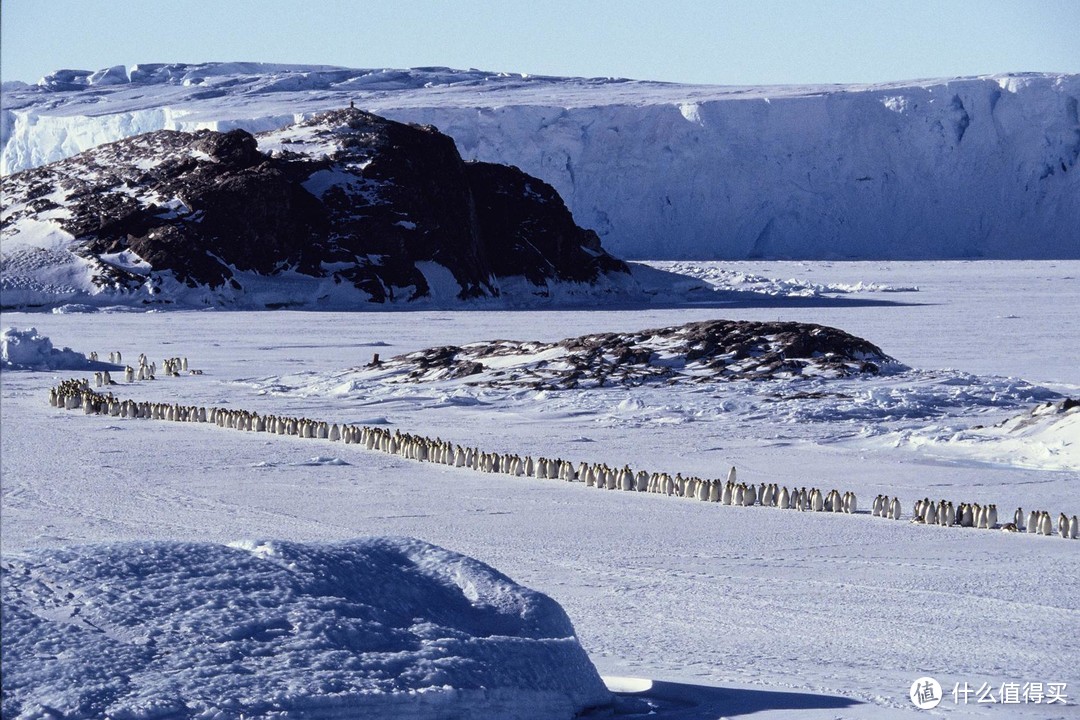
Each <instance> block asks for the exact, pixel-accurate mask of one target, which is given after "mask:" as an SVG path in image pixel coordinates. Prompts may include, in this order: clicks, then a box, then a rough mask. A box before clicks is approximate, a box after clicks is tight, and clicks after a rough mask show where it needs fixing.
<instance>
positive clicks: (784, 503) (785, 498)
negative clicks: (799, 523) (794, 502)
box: [776, 485, 791, 510]
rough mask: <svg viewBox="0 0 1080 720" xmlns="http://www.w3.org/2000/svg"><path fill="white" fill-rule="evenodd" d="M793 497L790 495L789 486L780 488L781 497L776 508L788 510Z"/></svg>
mask: <svg viewBox="0 0 1080 720" xmlns="http://www.w3.org/2000/svg"><path fill="white" fill-rule="evenodd" d="M790 498H791V495H790V494H789V493H788V489H787V485H785V486H784V487H782V488H780V497H778V498H777V500H776V506H777V507H778V508H780V509H781V510H787V509H788V504H789V501H790Z"/></svg>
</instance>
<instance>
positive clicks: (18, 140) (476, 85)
mask: <svg viewBox="0 0 1080 720" xmlns="http://www.w3.org/2000/svg"><path fill="white" fill-rule="evenodd" d="M350 101H352V102H355V103H356V104H357V106H358V107H363V108H364V109H367V110H372V111H375V112H379V113H380V114H383V115H386V116H389V117H392V118H394V119H397V120H406V121H413V122H422V123H428V124H433V125H435V126H437V127H438V128H439V129H440V130H442V131H443V132H445V133H446V134H448V135H450V136H452V137H453V138H454V139H455V141H456V142H457V145H458V147H459V150H460V152H461V154H462V156H463V157H465V158H466V159H480V160H485V161H491V162H499V163H506V164H512V165H516V166H518V167H520V168H521V169H522V170H524V171H525V172H527V173H529V174H532V175H535V176H537V177H539V178H541V179H543V180H545V181H546V182H548V183H550V184H551V185H553V186H554V187H555V189H556V190H557V191H558V192H559V193H560V194H561V195H562V196H563V198H565V200H566V202H567V204H568V206H569V207H570V209H571V211H572V212H573V213H574V217H575V220H576V221H577V222H578V223H579V224H581V225H582V226H584V227H586V228H591V229H594V230H596V231H597V233H599V235H600V237H601V238H602V240H603V242H604V245H605V247H607V248H608V249H609V250H610V251H611V252H613V253H614V254H616V255H620V256H623V257H632V258H646V257H649V258H667V259H677V258H702V259H716V258H746V257H797V258H945V257H948V258H968V257H970V258H979V257H995V258H1055V257H1057V258H1062V257H1070V258H1075V257H1080V170H1078V168H1077V163H1078V158H1080V117H1078V104H1080V75H1051V74H1033V73H1027V74H1013V75H1001V76H992V77H978V78H957V79H952V80H924V81H912V82H905V83H893V84H882V85H860V86H840V85H830V86H817V87H783V86H774V87H721V86H695V85H679V84H668V83H653V82H639V81H631V80H619V79H610V78H607V79H581V78H552V77H534V76H522V75H509V74H505V73H488V72H481V71H476V70H469V71H459V70H451V69H447V68H417V69H412V70H353V69H347V68H334V67H325V66H319V67H315V66H287V65H264V64H256V63H213V64H203V65H179V64H173V65H137V66H133V67H131V68H124V67H122V66H118V67H114V68H107V69H104V70H99V71H97V72H90V71H81V70H65V71H59V72H56V73H53V74H52V75H49V76H46V77H45V78H42V79H41V80H40V81H39V83H38V84H37V85H32V86H31V85H25V84H22V83H7V84H5V86H4V90H3V108H4V109H3V118H2V127H0V131H2V141H3V157H2V169H3V172H5V173H9V172H12V171H15V170H19V169H23V168H27V167H32V166H35V165H39V164H42V163H44V162H48V161H53V160H57V159H59V158H61V157H66V156H69V155H72V154H75V153H77V152H80V151H82V150H85V149H87V148H89V147H92V146H95V145H98V144H100V143H103V142H107V141H112V140H117V139H119V138H122V137H127V136H130V135H134V134H138V133H142V132H147V131H151V130H159V129H175V130H189V131H191V130H197V129H201V128H210V129H216V130H229V129H232V128H237V127H240V128H244V129H246V130H249V131H253V132H257V131H264V130H267V129H272V128H276V127H280V126H283V125H286V124H288V123H291V122H294V121H295V120H296V119H298V118H300V117H306V116H309V115H310V114H312V113H314V112H316V111H321V110H326V109H329V108H340V107H345V106H348V104H349V102H350Z"/></svg>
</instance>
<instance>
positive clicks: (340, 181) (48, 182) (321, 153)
mask: <svg viewBox="0 0 1080 720" xmlns="http://www.w3.org/2000/svg"><path fill="white" fill-rule="evenodd" d="M3 195H4V200H3V203H4V206H3V236H2V237H3V241H4V246H3V265H2V267H0V274H2V281H3V285H2V289H3V305H4V306H5V307H15V306H26V305H41V304H45V305H48V304H55V303H58V302H61V301H63V302H91V303H100V302H105V301H107V302H119V303H125V302H131V301H136V302H144V303H150V302H153V303H178V304H185V305H190V304H195V305H200V304H210V305H222V304H224V305H239V306H251V307H280V306H293V305H298V306H313V305H314V306H342V305H344V306H348V305H355V304H356V303H363V302H366V301H370V302H375V303H387V302H394V301H402V300H405V301H417V300H423V299H430V298H437V299H440V300H453V299H455V298H456V299H458V300H468V299H473V298H498V297H500V296H501V295H502V294H503V285H504V284H505V285H507V286H511V287H513V288H514V292H517V293H518V294H521V293H525V294H530V295H541V296H545V295H548V294H549V293H550V291H551V289H552V288H553V287H556V286H570V287H581V288H584V289H585V290H586V291H594V290H598V291H601V292H602V291H604V290H608V291H611V292H619V291H620V290H621V289H622V288H623V287H624V286H629V285H630V280H629V274H628V273H629V271H628V268H627V266H626V265H625V264H624V263H623V262H621V261H620V260H617V259H615V258H614V257H612V256H610V255H609V254H607V253H606V252H605V251H604V249H603V248H602V247H601V245H600V240H599V238H598V237H597V235H596V233H595V232H593V231H590V230H584V229H582V228H580V227H578V226H577V225H576V224H575V223H574V221H573V218H572V217H571V215H570V212H569V211H568V210H567V209H566V206H565V205H564V203H563V202H562V200H561V198H560V197H559V195H558V194H557V193H556V192H555V191H554V190H553V189H552V188H551V186H549V185H547V184H546V183H544V182H542V181H541V180H538V179H537V178H534V177H531V176H529V175H526V174H525V173H523V172H521V171H520V170H518V169H516V168H513V167H506V166H500V165H493V164H490V163H481V162H464V161H463V160H462V159H461V156H460V155H459V154H458V151H457V148H456V147H455V145H454V141H453V140H452V139H451V138H449V137H447V136H446V135H443V134H441V133H440V132H438V131H437V130H436V129H435V128H433V127H430V126H418V125H407V124H403V123H398V122H394V121H391V120H387V119H384V118H381V117H378V116H376V115H373V114H370V113H366V112H362V111H360V110H357V109H351V108H350V109H345V110H335V111H330V112H326V113H321V114H318V115H316V116H314V117H312V118H310V119H307V120H304V121H301V122H299V123H296V124H293V125H290V126H287V127H285V128H282V129H280V130H276V131H271V132H269V133H263V134H260V135H258V136H254V135H252V134H250V133H248V132H247V131H245V130H240V129H236V130H231V131H228V132H217V131H212V130H199V131H195V132H181V131H172V130H160V131H156V132H152V133H147V134H144V135H140V136H137V137H133V138H128V139H125V140H120V141H118V142H114V143H111V144H106V145H102V146H100V147H97V148H94V149H92V150H89V151H86V152H84V153H81V154H79V155H77V156H75V157H72V158H68V159H65V160H62V161H59V162H55V163H52V164H49V165H46V166H43V167H39V168H34V169H30V170H26V171H23V172H19V173H16V174H13V175H10V176H7V177H5V178H4V180H3Z"/></svg>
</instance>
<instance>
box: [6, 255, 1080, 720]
mask: <svg viewBox="0 0 1080 720" xmlns="http://www.w3.org/2000/svg"><path fill="white" fill-rule="evenodd" d="M686 269H689V270H691V271H693V272H695V273H696V274H697V275H698V276H699V277H702V278H705V279H706V280H708V281H709V282H716V283H722V282H729V281H730V280H731V277H733V276H742V277H746V278H754V280H753V283H754V285H755V287H754V288H753V289H754V294H752V295H750V294H747V295H746V297H748V298H752V299H754V300H755V301H757V302H758V303H759V304H758V305H757V306H755V305H753V304H751V303H750V302H749V301H743V300H740V299H739V298H740V297H741V296H740V295H738V294H733V295H731V296H730V297H732V299H733V301H732V303H731V305H730V306H728V307H726V308H719V309H718V308H717V307H716V306H715V304H713V305H711V306H710V307H702V308H693V307H673V308H670V309H668V308H654V309H649V308H646V309H642V308H640V307H638V308H634V309H630V310H624V311H618V310H612V311H588V312H583V311H553V312H539V311H533V312H504V311H489V312H441V311H423V312H408V313H402V312H386V313H354V314H338V313H304V312H276V313H233V312H223V311H202V312H172V313H167V312H166V313H162V312H155V313H136V312H130V311H128V312H119V313H90V314H79V313H53V314H42V313H37V314H23V313H4V315H3V321H2V322H3V324H4V325H5V326H9V325H11V326H15V327H19V328H28V327H31V326H32V327H36V328H38V330H39V332H40V333H41V334H42V335H45V336H48V337H49V338H51V340H52V342H53V343H54V344H56V345H58V346H70V347H72V348H74V349H75V350H78V351H81V352H89V351H91V350H96V351H97V352H98V353H99V356H107V355H108V353H109V352H110V351H113V350H121V351H123V353H124V357H125V359H128V360H130V359H134V357H135V356H136V355H137V354H138V353H139V352H146V353H147V354H148V355H150V357H151V358H156V359H157V360H158V362H159V363H160V361H161V358H164V357H172V356H177V355H180V356H186V357H188V358H189V361H190V364H191V367H193V368H197V369H200V370H203V372H204V374H203V375H195V376H191V375H189V376H182V377H179V378H163V379H160V380H156V381H153V382H142V383H134V384H132V385H131V386H127V385H123V386H121V387H117V388H114V390H115V392H116V393H117V395H119V396H122V397H133V398H137V399H152V400H160V401H170V402H180V403H190V404H203V405H219V406H220V405H227V406H230V407H234V408H243V409H249V410H258V411H259V412H277V413H283V414H292V415H302V416H307V417H312V418H318V419H325V420H330V421H335V422H349V423H357V424H367V425H382V426H384V427H387V428H389V429H398V428H399V429H401V430H402V431H411V432H416V433H421V434H424V435H428V436H432V437H434V436H440V437H442V438H444V439H450V440H453V441H455V442H461V443H463V444H466V443H467V444H469V445H475V446H479V447H481V448H484V449H487V450H498V451H517V452H522V453H528V454H531V455H533V456H537V455H544V456H548V457H563V458H567V459H573V460H588V461H598V462H599V461H603V462H607V463H608V464H611V465H618V466H621V465H623V464H630V465H631V467H634V468H639V467H640V468H646V469H656V470H664V471H668V472H672V473H674V472H676V471H680V472H683V473H684V474H685V473H692V474H700V475H702V476H706V477H720V476H722V473H723V472H726V469H727V467H728V466H730V465H735V466H736V467H738V469H739V479H740V480H745V481H747V482H754V483H758V482H780V483H784V484H789V485H790V484H798V485H806V486H811V485H814V486H819V487H823V488H832V487H836V488H838V489H840V490H852V491H854V492H856V493H858V495H859V498H860V505H861V507H862V508H864V509H868V508H869V502H870V500H871V499H872V498H873V497H874V495H875V494H878V493H888V494H890V495H897V496H899V497H900V498H901V499H902V501H903V506H904V513H905V517H908V516H910V513H911V505H912V503H913V502H914V500H915V499H916V498H920V497H924V496H929V497H931V498H934V499H938V498H945V499H949V500H953V501H954V502H959V501H968V502H979V503H990V502H992V503H996V504H997V505H998V507H999V512H1000V516H1001V518H1002V521H1006V520H1007V519H1011V516H1012V511H1013V509H1015V507H1016V506H1017V505H1022V506H1023V507H1024V509H1025V511H1026V510H1031V509H1046V510H1049V511H1051V512H1052V513H1053V514H1054V517H1056V515H1057V513H1058V512H1059V511H1066V512H1068V513H1069V514H1070V515H1071V514H1074V513H1077V512H1080V500H1078V497H1080V496H1078V493H1077V487H1078V486H1080V485H1078V484H1080V463H1078V461H1077V451H1076V448H1077V445H1078V443H1080V437H1076V433H1075V427H1076V426H1075V423H1074V422H1073V424H1072V425H1064V426H1060V425H1059V424H1054V425H1049V426H1041V427H1035V426H1033V425H1032V424H1030V423H1028V422H1023V421H1020V420H1017V419H1015V418H1019V417H1020V416H1023V415H1026V414H1027V413H1029V411H1030V410H1031V409H1032V408H1034V407H1036V406H1037V405H1039V404H1040V403H1043V402H1045V401H1049V400H1055V399H1060V398H1061V397H1062V396H1066V395H1072V396H1074V397H1075V396H1077V395H1078V394H1080V374H1078V370H1077V365H1076V363H1075V348H1076V347H1078V346H1080V332H1078V330H1077V329H1076V326H1075V324H1074V323H1073V317H1074V315H1075V312H1076V309H1077V308H1078V307H1080V283H1077V282H1076V278H1077V277H1078V276H1080V263H1077V262H1075V261H1070V262H979V263H974V262H973V263H877V262H875V263H787V264H777V263H772V264H770V263H734V264H729V263H725V264H722V265H711V266H704V265H703V266H701V267H698V268H696V269H694V268H686ZM724 277H727V278H728V279H727V280H722V278H724ZM789 279H792V280H791V281H790V282H789ZM735 284H736V285H737V284H738V283H737V282H736V283H735ZM808 288H809V289H810V290H811V292H809V294H808V293H807V289H808ZM916 288H917V290H916ZM889 289H892V290H897V289H903V290H906V292H899V293H897V292H887V290H889ZM853 290H854V292H852V291H853ZM833 294H837V295H840V296H842V297H844V298H847V299H851V298H853V297H855V298H863V299H875V300H888V301H892V302H894V303H896V304H893V305H879V304H873V305H871V304H861V305H860V304H848V305H840V304H835V303H831V302H830V298H831V297H832V295H833ZM744 300H745V298H744ZM716 317H725V318H730V319H759V320H777V319H783V320H799V321H806V322H818V323H822V324H827V325H833V326H835V327H839V328H842V329H843V330H846V331H848V332H850V333H853V334H855V335H858V336H860V337H863V338H865V339H867V340H869V341H870V342H873V343H875V344H876V345H878V346H880V347H881V349H882V350H884V351H885V352H886V353H888V354H889V355H892V356H893V357H895V358H897V359H898V360H900V361H901V362H902V363H904V364H905V365H907V366H908V367H910V368H911V370H909V371H904V372H900V373H890V374H885V375H883V376H881V377H876V378H873V377H856V378H845V379H823V378H810V379H805V380H780V381H770V382H731V383H718V384H697V385H691V384H685V385H672V386H655V385H646V386H642V387H636V388H628V387H622V386H618V387H601V388H589V389H586V390H573V391H553V390H546V391H535V390H529V389H523V388H502V389H499V388H491V387H478V386H470V385H468V384H467V383H466V382H462V381H441V382H436V383H421V384H415V383H397V384H392V385H391V384H387V383H382V382H378V381H377V380H376V379H374V378H370V377H369V378H366V379H365V377H363V374H362V373H359V374H357V373H353V372H352V370H351V369H353V368H356V367H358V366H362V365H364V364H366V363H368V362H369V361H370V360H371V358H372V355H373V354H374V353H379V354H380V355H381V356H382V357H383V358H387V357H391V356H393V355H397V354H400V353H404V352H410V351H414V350H418V349H421V348H425V347H431V346H435V345H442V344H458V345H460V344H464V343H468V342H472V341H478V340H490V339H496V338H508V339H517V340H542V341H552V340H557V339H560V338H563V337H569V336H576V335H583V334H587V333H591V332H612V331H632V330H641V329H644V328H652V327H665V326H670V325H676V324H681V323H684V322H689V321H693V320H704V319H710V318H716ZM72 374H73V373H72V372H64V373H55V372H41V371H37V372H34V371H22V370H5V371H4V372H3V374H2V376H0V380H2V384H3V396H2V399H3V403H2V405H0V412H2V423H3V429H4V431H3V434H2V438H0V440H2V454H0V458H2V462H3V468H2V470H3V543H4V552H5V553H6V554H7V553H11V552H13V551H21V550H25V549H30V548H35V547H65V546H68V545H71V544H74V543H82V542H98V541H115V540H140V541H141V540H151V539H163V540H181V541H191V540H199V541H210V542H221V543H227V542H230V541H233V540H235V539H237V538H279V539H283V540H291V541H302V542H309V541H315V540H319V541H338V540H347V539H351V538H355V537H357V536H366V535H406V536H412V537H416V538H419V539H421V540H424V541H427V542H431V543H435V544H437V545H440V546H442V547H445V548H449V549H451V550H454V551H457V552H462V553H465V554H467V555H470V556H472V557H475V558H478V559H479V560H481V561H483V562H485V563H489V564H490V565H492V566H493V567H495V568H498V569H499V570H500V571H501V572H504V573H506V574H507V575H508V576H510V577H511V578H513V579H514V580H515V581H517V582H521V583H523V584H525V585H527V586H528V587H531V588H534V589H536V590H538V591H540V592H543V593H545V594H547V595H550V596H551V597H552V598H553V599H555V600H556V601H557V602H558V603H560V604H561V605H562V606H563V608H564V609H565V610H566V612H567V614H568V615H569V617H570V619H571V620H572V621H573V623H574V627H575V628H576V630H577V632H578V636H579V638H580V640H581V643H582V645H583V646H584V648H585V650H586V651H587V652H588V654H589V656H590V658H591V660H592V661H593V662H594V663H595V664H596V666H597V668H598V669H599V670H600V672H601V674H603V675H606V676H622V677H629V678H638V679H649V680H652V681H655V682H654V683H652V684H651V685H650V683H648V682H645V681H644V680H636V681H630V680H624V681H620V682H619V683H614V682H613V685H614V686H617V687H619V688H621V689H623V690H630V689H633V688H639V689H642V692H643V693H644V694H646V695H647V696H648V697H649V698H651V701H652V702H653V703H656V704H658V705H659V710H660V717H670V718H675V717H680V718H701V719H704V718H715V717H721V716H728V717H736V716H745V715H750V714H753V715H754V717H757V718H765V719H769V718H835V717H852V718H893V717H912V718H914V717H920V716H922V714H923V712H922V711H919V710H917V709H915V708H914V706H913V705H912V704H911V702H910V700H909V699H908V690H909V688H910V686H911V683H912V682H913V681H914V680H915V679H916V678H918V677H921V676H925V675H929V676H932V677H935V678H936V679H937V680H938V681H939V682H940V683H941V684H942V686H943V687H944V688H945V694H946V698H945V700H944V702H943V703H942V705H941V706H940V707H939V708H938V710H937V711H934V712H936V713H938V714H939V716H945V717H984V716H986V715H987V714H988V713H989V714H990V715H992V716H995V717H997V716H1000V717H1009V718H1013V717H1019V718H1059V717H1061V718H1065V717H1077V716H1078V707H1077V698H1078V697H1080V673H1078V671H1077V667H1076V661H1075V653H1074V652H1073V651H1072V646H1073V644H1074V643H1073V642H1072V640H1071V638H1075V637H1077V634H1078V632H1080V596H1078V594H1077V593H1076V591H1075V588H1074V587H1073V586H1074V585H1075V578H1076V577H1077V576H1080V544H1078V543H1077V542H1075V541H1067V540H1062V539H1061V538H1059V537H1056V536H1054V537H1040V536H1035V535H1028V534H1006V533H1001V532H990V531H980V530H970V529H957V528H942V527H923V526H915V525H911V524H909V523H907V522H890V521H886V520H882V519H879V518H874V517H871V516H870V514H869V513H868V512H862V513H860V514H856V515H854V516H851V515H832V514H816V513H790V512H787V513H785V512H782V511H778V510H772V509H765V508H761V507H753V508H738V507H729V506H718V505H716V504H711V503H698V502H691V501H688V500H682V499H677V498H669V497H663V496H655V495H651V494H639V493H623V492H599V491H597V490H595V489H593V488H587V487H584V486H583V485H580V484H571V483H565V482H558V481H552V480H536V479H521V478H517V479H511V478H509V477H507V476H502V475H483V474H478V473H473V472H471V471H468V470H464V469H455V468H447V467H443V466H437V465H431V464H420V463H416V462H412V461H408V460H404V459H401V458H397V457H394V456H389V455H383V454H379V453H371V452H368V451H365V450H363V449H362V448H361V447H360V446H357V445H342V444H340V443H330V442H329V441H320V440H300V439H296V438H292V437H287V438H281V437H270V436H267V435H265V434H262V433H242V432H235V431H228V430H222V429H219V428H217V427H216V426H211V425H205V424H169V423H162V422H147V421H141V420H127V419H121V418H112V417H99V416H90V417H88V416H84V415H82V414H81V413H71V412H62V411H59V410H56V409H55V408H52V407H50V406H49V405H48V402H47V389H48V387H50V386H51V385H53V384H55V383H56V382H57V381H58V380H59V379H62V378H65V377H69V376H71V375H72ZM75 374H78V373H75ZM84 375H87V376H88V374H87V373H84ZM1074 413H1075V411H1074ZM1010 418H1012V420H1010ZM998 423H1004V424H1003V425H1001V427H998V428H995V427H994V426H995V425H997V424H998ZM976 425H981V426H983V428H982V429H975V428H974V426H976ZM1021 426H1022V427H1021ZM1033 428H1034V429H1033ZM1014 431H1015V432H1014ZM1017 433H1021V434H1017ZM1023 433H1029V434H1023ZM1040 443H1041V445H1040ZM1038 447H1041V448H1042V450H1045V452H1043V451H1042V450H1040V451H1039V452H1033V451H1031V450H1032V448H1038ZM1020 450H1023V452H1020ZM964 683H967V684H968V685H969V686H971V688H972V690H977V689H979V688H980V686H982V685H983V684H987V685H989V686H992V687H993V695H994V697H995V698H998V699H1000V698H999V693H1000V692H1001V689H1002V686H1003V685H1005V684H1009V683H1017V684H1018V685H1021V686H1022V685H1024V684H1025V683H1027V684H1030V683H1043V684H1044V686H1048V684H1050V683H1066V693H1067V695H1068V696H1069V697H1068V702H1069V704H1068V705H1066V706H1062V705H1059V704H1054V705H1048V704H1047V703H1046V702H1045V700H1044V702H1041V703H1038V704H1036V703H1034V702H1033V701H1031V700H1030V696H1029V701H1028V702H1026V703H1025V702H1020V703H1018V704H1010V705H1007V706H1006V705H1002V704H1000V703H997V704H994V705H987V704H980V703H977V702H976V696H975V695H974V694H973V695H972V696H971V697H970V698H969V699H968V702H967V703H966V704H965V703H964V702H963V698H962V697H961V698H960V702H958V703H957V702H954V699H953V696H952V691H953V688H954V687H955V686H956V685H957V684H960V687H961V688H962V687H963V684H964ZM646 687H648V688H649V689H648V690H645V689H644V688H646ZM1029 689H1030V685H1029ZM626 707H627V709H628V711H629V709H630V707H631V706H626ZM994 711H996V712H994ZM931 715H933V713H931Z"/></svg>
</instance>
